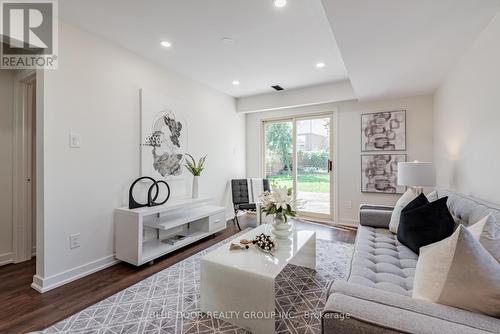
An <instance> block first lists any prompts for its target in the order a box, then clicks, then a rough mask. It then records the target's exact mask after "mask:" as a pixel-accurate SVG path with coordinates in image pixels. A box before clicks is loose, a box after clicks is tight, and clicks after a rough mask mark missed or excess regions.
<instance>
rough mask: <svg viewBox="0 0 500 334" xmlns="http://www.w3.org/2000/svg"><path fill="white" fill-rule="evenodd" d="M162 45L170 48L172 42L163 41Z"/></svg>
mask: <svg viewBox="0 0 500 334" xmlns="http://www.w3.org/2000/svg"><path fill="white" fill-rule="evenodd" d="M160 44H161V46H163V47H164V48H169V47H171V46H172V43H170V42H168V41H161V42H160Z"/></svg>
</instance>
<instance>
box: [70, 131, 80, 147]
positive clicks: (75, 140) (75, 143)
mask: <svg viewBox="0 0 500 334" xmlns="http://www.w3.org/2000/svg"><path fill="white" fill-rule="evenodd" d="M69 147H70V148H80V135H79V134H77V133H70V134H69Z"/></svg>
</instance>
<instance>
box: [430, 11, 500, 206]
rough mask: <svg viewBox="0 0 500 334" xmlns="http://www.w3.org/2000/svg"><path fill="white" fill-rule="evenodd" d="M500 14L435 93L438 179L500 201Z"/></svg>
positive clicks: (440, 184)
mask: <svg viewBox="0 0 500 334" xmlns="http://www.w3.org/2000/svg"><path fill="white" fill-rule="evenodd" d="M498 41H500V13H499V14H497V15H496V17H495V18H494V19H493V20H492V22H491V23H490V24H489V25H488V26H487V27H486V29H485V30H484V31H483V32H482V33H481V34H480V35H479V37H478V39H477V40H476V42H475V43H474V44H473V45H472V47H471V48H470V49H469V50H468V51H467V52H466V53H465V55H464V56H463V58H462V60H461V61H460V62H459V64H458V65H457V66H456V67H455V68H454V69H453V70H452V71H451V72H450V73H449V75H448V77H447V79H446V80H445V82H444V84H443V85H442V86H441V87H440V89H439V90H438V91H437V93H436V94H435V105H434V108H435V119H434V122H435V128H434V135H435V138H436V146H435V153H434V157H435V160H436V163H437V180H438V184H439V187H440V188H449V189H452V190H455V191H458V192H460V193H464V194H468V195H472V196H475V197H479V198H482V199H484V200H487V201H490V202H493V203H496V204H500V192H499V188H500V179H499V178H498V172H499V170H500V154H499V153H498V152H499V146H498V145H499V144H500V98H499V97H500V44H499V42H498Z"/></svg>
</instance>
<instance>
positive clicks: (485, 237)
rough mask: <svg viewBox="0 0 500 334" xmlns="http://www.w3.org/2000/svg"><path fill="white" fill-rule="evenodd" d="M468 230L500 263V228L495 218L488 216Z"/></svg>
mask: <svg viewBox="0 0 500 334" xmlns="http://www.w3.org/2000/svg"><path fill="white" fill-rule="evenodd" d="M467 229H468V230H469V232H471V233H472V235H473V236H474V238H476V240H479V242H480V243H481V245H483V247H484V248H486V250H487V251H488V252H489V253H490V254H491V255H492V256H493V257H494V258H495V259H496V260H497V261H498V262H499V263H500V227H498V224H497V221H496V219H495V217H493V216H492V215H487V216H486V217H484V218H483V219H481V220H480V221H478V222H477V223H475V224H474V225H471V226H469V227H468V228H467Z"/></svg>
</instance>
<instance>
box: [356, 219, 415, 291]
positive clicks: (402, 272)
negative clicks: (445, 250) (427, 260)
mask: <svg viewBox="0 0 500 334" xmlns="http://www.w3.org/2000/svg"><path fill="white" fill-rule="evenodd" d="M417 258H418V257H417V255H416V254H415V253H414V252H412V251H411V250H410V249H408V248H407V247H406V246H404V245H402V244H401V243H400V242H399V241H398V240H397V238H396V235H395V234H393V233H391V232H390V231H389V230H388V229H385V228H373V227H368V226H359V227H358V233H357V236H356V247H355V251H354V255H353V260H352V266H351V274H350V276H349V282H352V283H356V284H360V285H364V286H368V287H373V288H377V289H381V290H385V291H388V292H393V293H397V294H401V295H405V296H411V294H412V289H413V277H414V275H415V267H416V265H417Z"/></svg>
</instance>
